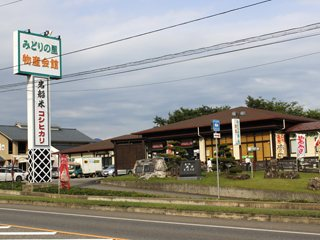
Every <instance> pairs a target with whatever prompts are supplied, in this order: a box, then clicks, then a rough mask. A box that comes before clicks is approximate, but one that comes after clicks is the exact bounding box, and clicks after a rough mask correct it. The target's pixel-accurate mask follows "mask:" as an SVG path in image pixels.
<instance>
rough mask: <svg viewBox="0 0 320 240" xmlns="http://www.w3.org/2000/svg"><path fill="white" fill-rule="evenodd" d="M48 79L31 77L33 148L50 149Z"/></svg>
mask: <svg viewBox="0 0 320 240" xmlns="http://www.w3.org/2000/svg"><path fill="white" fill-rule="evenodd" d="M48 81H49V79H48V78H43V77H33V99H34V103H33V106H34V111H33V113H34V130H35V131H34V146H38V147H50V125H49V120H50V119H49V83H48Z"/></svg>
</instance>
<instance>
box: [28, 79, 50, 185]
mask: <svg viewBox="0 0 320 240" xmlns="http://www.w3.org/2000/svg"><path fill="white" fill-rule="evenodd" d="M27 89H28V93H27V102H28V162H29V168H28V171H29V176H30V177H29V182H30V183H42V182H51V181H52V176H51V172H52V171H51V169H52V166H51V150H50V146H51V126H50V115H49V112H50V96H49V78H45V77H37V76H29V77H28V86H27Z"/></svg>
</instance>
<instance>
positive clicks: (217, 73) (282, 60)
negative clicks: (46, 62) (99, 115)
mask: <svg viewBox="0 0 320 240" xmlns="http://www.w3.org/2000/svg"><path fill="white" fill-rule="evenodd" d="M317 54H320V51H318V52H313V53H308V54H303V55H300V56H295V57H291V58H285V59H281V60H277V61H272V62H266V63H261V64H257V65H252V66H247V67H242V68H235V69H230V70H226V71H222V72H216V73H210V74H205V75H199V76H193V77H186V78H180V79H175V80H168V81H161V82H153V83H143V84H135V85H127V86H119V87H108V88H92V89H82V90H56V91H52V92H89V91H108V90H116V89H127V88H135V87H145V86H152V85H161V84H168V83H174V82H182V81H188V80H192V79H197V78H205V77H212V76H218V75H224V74H228V73H233V72H238V71H244V70H248V69H253V68H259V67H264V66H268V65H273V64H277V63H283V62H287V61H292V60H296V59H300V58H304V57H310V56H313V55H317Z"/></svg>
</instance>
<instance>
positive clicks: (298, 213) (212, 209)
mask: <svg viewBox="0 0 320 240" xmlns="http://www.w3.org/2000/svg"><path fill="white" fill-rule="evenodd" d="M0 200H7V201H10V200H11V201H21V202H27V203H32V202H41V203H52V204H66V205H67V206H68V205H69V206H71V205H78V206H85V207H90V206H101V207H119V208H145V209H150V208H152V209H164V210H175V211H178V212H182V211H195V212H207V213H230V214H232V213H236V214H248V215H252V216H254V215H269V216H270V215H272V216H287V217H313V218H320V211H315V210H290V209H263V208H244V207H220V206H194V205H179V204H161V203H148V202H114V201H92V200H90V201H89V200H83V199H68V198H63V197H62V198H48V197H34V196H0Z"/></svg>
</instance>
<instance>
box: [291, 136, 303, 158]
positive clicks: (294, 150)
mask: <svg viewBox="0 0 320 240" xmlns="http://www.w3.org/2000/svg"><path fill="white" fill-rule="evenodd" d="M304 149H305V150H304V152H305V153H307V141H306V142H305V148H304ZM290 153H293V154H295V153H297V140H296V139H290Z"/></svg>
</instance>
